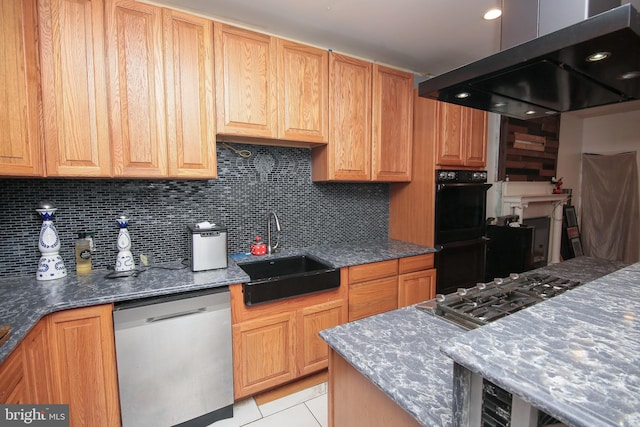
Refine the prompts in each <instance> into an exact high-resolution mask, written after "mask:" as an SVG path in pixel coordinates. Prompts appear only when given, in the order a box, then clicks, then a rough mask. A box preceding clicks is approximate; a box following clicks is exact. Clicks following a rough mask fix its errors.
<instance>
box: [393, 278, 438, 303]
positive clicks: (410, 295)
mask: <svg viewBox="0 0 640 427" xmlns="http://www.w3.org/2000/svg"><path fill="white" fill-rule="evenodd" d="M435 291H436V270H435V269H431V270H424V271H416V272H414V273H407V274H401V275H400V276H398V308H400V307H406V306H408V305H413V304H417V303H419V302H422V301H427V300H430V299H432V298H435Z"/></svg>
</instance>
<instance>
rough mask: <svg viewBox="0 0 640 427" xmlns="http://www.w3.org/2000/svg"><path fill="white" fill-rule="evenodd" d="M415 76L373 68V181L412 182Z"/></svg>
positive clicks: (379, 67) (375, 66) (383, 68)
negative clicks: (413, 92)
mask: <svg viewBox="0 0 640 427" xmlns="http://www.w3.org/2000/svg"><path fill="white" fill-rule="evenodd" d="M412 91H413V76H412V75H411V74H409V73H406V72H403V71H399V70H394V69H392V68H387V67H382V66H380V65H377V64H374V65H373V99H372V114H373V116H372V125H373V130H372V134H371V135H372V143H371V149H372V156H371V161H372V177H371V178H372V180H373V181H386V182H395V181H400V182H404V181H410V180H411V149H412V145H413V133H412V130H413V94H412Z"/></svg>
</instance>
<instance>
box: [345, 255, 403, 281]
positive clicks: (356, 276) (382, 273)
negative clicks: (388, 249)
mask: <svg viewBox="0 0 640 427" xmlns="http://www.w3.org/2000/svg"><path fill="white" fill-rule="evenodd" d="M397 274H398V260H397V259H392V260H389V261H381V262H372V263H370V264H362V265H355V266H353V267H349V283H350V284H351V283H359V282H364V281H366V280H373V279H380V278H383V277H388V276H394V275H397Z"/></svg>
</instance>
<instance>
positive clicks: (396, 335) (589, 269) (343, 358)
mask: <svg viewBox="0 0 640 427" xmlns="http://www.w3.org/2000/svg"><path fill="white" fill-rule="evenodd" d="M623 267H625V264H623V263H619V262H611V261H602V260H594V259H591V258H577V259H573V260H569V261H567V262H564V263H561V264H556V265H552V266H548V267H544V268H541V269H539V270H536V272H542V273H551V274H555V275H558V276H559V275H564V276H566V277H572V276H574V277H576V278H579V280H581V281H583V282H590V283H587V284H585V285H583V286H581V287H578V288H577V289H574V290H571V291H569V292H566V293H565V294H563V295H560V296H558V297H555V298H553V299H551V300H549V301H545V302H543V303H540V304H537V305H535V306H533V307H530V308H528V309H526V310H522V311H520V312H518V313H515V314H513V315H510V316H508V317H506V318H503V319H501V320H499V321H497V322H495V323H493V324H490V325H487V326H483V327H480V328H478V329H476V330H473V331H467V330H465V329H463V328H462V327H459V326H456V325H454V324H452V323H450V322H448V321H445V320H443V319H441V318H438V317H435V316H433V315H432V314H431V313H428V312H425V311H421V310H418V309H417V308H415V307H406V308H404V309H400V310H395V311H393V312H389V313H384V314H381V315H378V316H374V317H370V318H367V319H363V320H360V321H358V322H352V323H349V324H346V325H341V326H338V327H335V328H332V329H329V330H325V331H322V332H321V336H322V337H323V338H324V339H325V341H327V343H328V344H329V346H330V347H331V348H332V349H333V351H332V355H331V356H330V367H329V370H330V381H329V408H330V409H329V412H330V413H329V416H330V417H331V418H333V419H334V422H335V424H334V425H346V424H345V420H348V422H350V423H351V424H349V425H353V426H357V425H369V426H375V425H382V424H376V423H379V422H382V420H385V418H383V417H384V416H387V415H388V414H385V415H381V414H379V413H378V411H377V410H376V409H379V408H380V407H381V406H376V407H372V406H367V405H366V402H365V399H363V398H362V395H361V394H358V393H357V392H355V390H351V394H350V395H349V394H344V393H341V389H342V388H343V387H344V386H345V383H344V382H343V383H340V381H341V378H340V376H336V377H335V378H334V377H333V373H332V372H331V370H332V366H334V367H335V366H336V364H338V365H339V369H344V368H345V365H348V366H347V367H346V369H347V370H349V369H351V370H352V372H350V373H349V377H348V378H349V380H348V381H351V383H352V384H353V383H354V382H355V381H357V380H354V378H355V374H357V375H359V376H360V377H361V378H362V377H363V378H365V379H366V380H368V381H367V382H370V384H373V385H374V386H375V388H376V389H377V390H378V391H381V392H382V393H384V394H385V396H387V397H389V398H390V400H391V401H392V402H394V403H395V405H396V407H397V408H398V409H399V408H402V410H403V411H402V410H400V411H399V412H404V413H406V414H409V415H410V418H411V419H412V420H415V423H416V424H415V425H422V426H451V425H459V424H458V423H461V422H462V419H461V418H460V417H461V416H462V415H463V414H461V413H457V414H455V415H454V408H456V407H458V408H459V407H460V406H459V404H460V403H461V400H459V401H458V402H456V403H455V404H454V400H455V399H462V398H463V397H464V390H460V389H459V388H458V387H456V386H454V381H453V378H454V361H452V360H451V359H450V358H449V357H447V355H449V356H450V357H452V358H453V359H454V360H455V361H456V362H457V363H458V364H459V365H461V366H465V367H466V368H467V369H469V370H471V371H474V372H476V373H479V374H480V375H481V376H486V377H487V378H488V379H489V380H491V381H494V382H495V384H497V385H498V386H500V387H504V388H505V389H506V390H507V391H508V392H511V393H513V394H514V395H518V396H519V397H520V398H521V399H523V400H525V401H528V402H530V403H531V404H532V405H533V406H535V407H537V408H540V409H542V410H544V411H546V412H547V413H548V414H550V415H552V416H554V417H556V418H558V419H559V420H561V421H563V422H566V423H568V424H569V425H573V426H589V427H591V426H594V425H623V426H632V425H638V417H639V416H640V412H639V410H638V408H639V401H638V392H637V391H638V387H640V380H639V379H638V378H639V375H638V367H637V366H633V365H632V363H633V360H635V356H634V355H635V354H638V353H639V352H640V337H639V335H638V331H639V330H640V328H639V327H638V320H637V318H636V317H635V316H636V315H635V313H636V312H637V311H638V309H639V308H640V293H639V292H638V291H637V289H638V286H640V264H635V265H632V266H628V267H626V268H623ZM608 273H611V274H608ZM523 332H524V333H523ZM476 346H477V347H476ZM443 352H444V353H445V354H446V355H445V354H443ZM527 359H530V360H527ZM550 359H552V360H554V361H556V363H560V364H559V365H556V366H557V369H556V368H550V367H549V366H548V365H545V364H544V363H542V362H541V361H544V362H548V361H549V360H550ZM625 370H626V371H625ZM341 372H344V370H343V371H341ZM518 372H521V374H518ZM545 373H546V374H545ZM343 379H344V378H343ZM345 381H346V380H345ZM634 390H635V394H634ZM372 393H375V391H373V392H372ZM454 396H455V399H454ZM350 414H356V415H352V416H353V417H354V418H344V417H345V416H346V417H348V416H350ZM354 419H355V420H358V423H364V424H358V423H354ZM596 421H597V422H596Z"/></svg>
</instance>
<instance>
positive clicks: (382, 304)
mask: <svg viewBox="0 0 640 427" xmlns="http://www.w3.org/2000/svg"><path fill="white" fill-rule="evenodd" d="M396 308H398V276H396V275H393V276H390V277H385V278H383V279H377V280H371V281H367V282H361V283H356V284H350V285H349V322H352V321H354V320H358V319H362V318H363V317H369V316H373V315H374V314H379V313H384V312H385V311H390V310H394V309H396Z"/></svg>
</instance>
